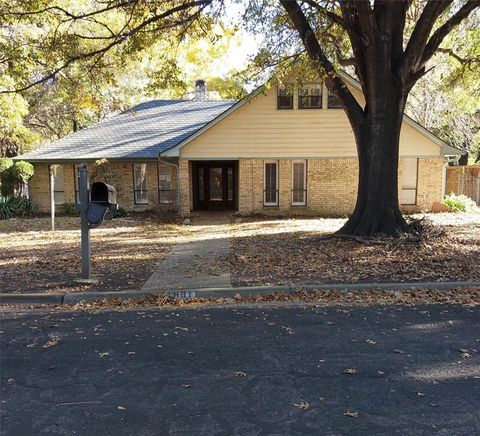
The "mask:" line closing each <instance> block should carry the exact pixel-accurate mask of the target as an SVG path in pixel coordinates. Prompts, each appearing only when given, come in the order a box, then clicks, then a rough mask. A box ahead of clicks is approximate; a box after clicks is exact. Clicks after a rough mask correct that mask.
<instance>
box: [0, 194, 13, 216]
mask: <svg viewBox="0 0 480 436" xmlns="http://www.w3.org/2000/svg"><path fill="white" fill-rule="evenodd" d="M14 216H15V215H14V212H13V205H12V199H10V198H4V197H2V196H0V220H8V219H10V218H13V217H14Z"/></svg>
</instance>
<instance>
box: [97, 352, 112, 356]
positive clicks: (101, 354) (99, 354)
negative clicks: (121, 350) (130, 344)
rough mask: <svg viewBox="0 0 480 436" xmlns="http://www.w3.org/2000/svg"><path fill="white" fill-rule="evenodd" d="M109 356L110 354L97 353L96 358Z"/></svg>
mask: <svg viewBox="0 0 480 436" xmlns="http://www.w3.org/2000/svg"><path fill="white" fill-rule="evenodd" d="M106 356H110V353H98V357H106Z"/></svg>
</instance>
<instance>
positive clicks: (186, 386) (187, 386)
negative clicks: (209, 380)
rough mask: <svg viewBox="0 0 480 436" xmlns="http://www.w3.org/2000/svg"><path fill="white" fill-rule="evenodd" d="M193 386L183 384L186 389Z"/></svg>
mask: <svg viewBox="0 0 480 436" xmlns="http://www.w3.org/2000/svg"><path fill="white" fill-rule="evenodd" d="M191 387H192V385H182V388H186V389H188V388H191Z"/></svg>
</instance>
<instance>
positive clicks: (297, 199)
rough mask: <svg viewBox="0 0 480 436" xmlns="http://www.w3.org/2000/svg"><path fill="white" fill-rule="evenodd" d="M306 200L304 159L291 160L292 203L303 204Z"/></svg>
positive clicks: (295, 204)
mask: <svg viewBox="0 0 480 436" xmlns="http://www.w3.org/2000/svg"><path fill="white" fill-rule="evenodd" d="M306 200H307V171H306V161H304V160H300V161H293V162H292V205H294V206H305V204H306Z"/></svg>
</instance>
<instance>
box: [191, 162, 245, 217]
mask: <svg viewBox="0 0 480 436" xmlns="http://www.w3.org/2000/svg"><path fill="white" fill-rule="evenodd" d="M192 165H193V168H192V169H193V194H194V197H193V199H194V208H195V209H197V210H234V209H235V208H236V201H237V198H236V197H237V195H236V190H237V161H209V162H193V163H192Z"/></svg>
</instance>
